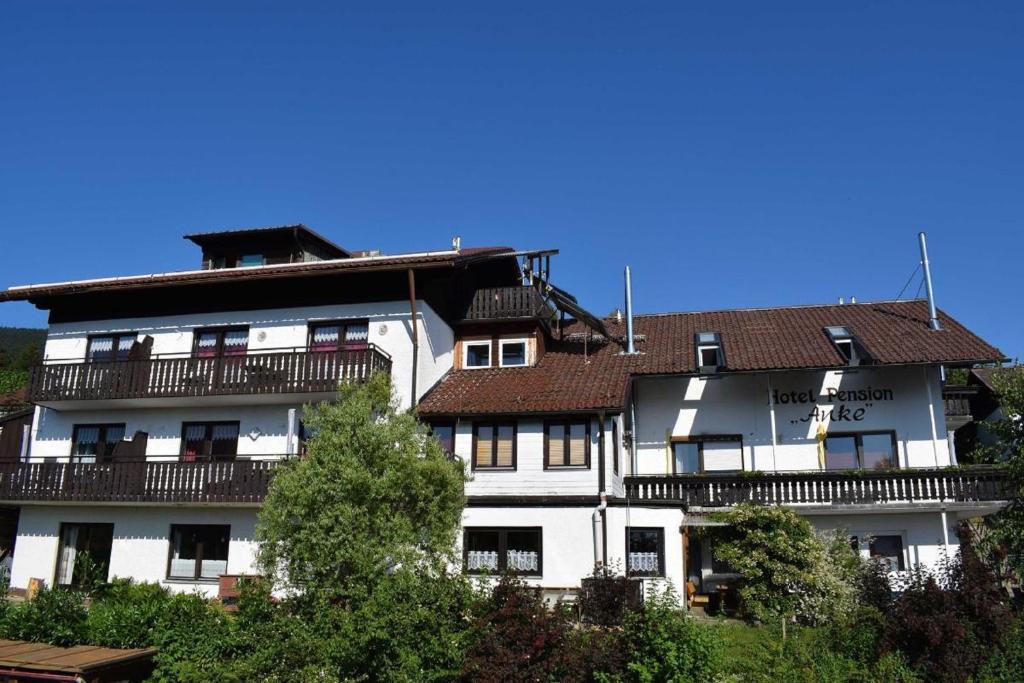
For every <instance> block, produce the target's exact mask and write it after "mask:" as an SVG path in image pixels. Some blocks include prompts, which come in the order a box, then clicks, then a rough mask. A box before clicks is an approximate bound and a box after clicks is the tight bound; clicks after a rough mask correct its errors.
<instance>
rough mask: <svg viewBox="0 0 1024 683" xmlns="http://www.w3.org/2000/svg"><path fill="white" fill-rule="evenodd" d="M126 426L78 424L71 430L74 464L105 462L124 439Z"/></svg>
mask: <svg viewBox="0 0 1024 683" xmlns="http://www.w3.org/2000/svg"><path fill="white" fill-rule="evenodd" d="M124 434H125V425H124V423H123V422H122V423H119V424H78V425H75V426H74V427H73V428H72V430H71V460H72V461H73V462H97V461H98V462H103V461H105V460H108V459H110V457H111V456H113V454H114V446H116V445H117V443H118V442H119V441H121V440H122V439H124Z"/></svg>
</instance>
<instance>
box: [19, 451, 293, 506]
mask: <svg viewBox="0 0 1024 683" xmlns="http://www.w3.org/2000/svg"><path fill="white" fill-rule="evenodd" d="M276 466H277V463H276V462H274V461H267V460H262V461H260V460H233V461H225V462H153V461H149V462H146V461H135V462H112V463H97V462H88V463H86V462H55V463H50V462H34V463H20V462H7V463H0V500H2V501H22V502H31V501H34V502H69V503H78V502H97V503H259V502H261V501H262V500H263V499H264V498H265V497H266V495H267V486H268V484H269V483H270V478H271V476H272V474H273V470H274V468H275V467H276Z"/></svg>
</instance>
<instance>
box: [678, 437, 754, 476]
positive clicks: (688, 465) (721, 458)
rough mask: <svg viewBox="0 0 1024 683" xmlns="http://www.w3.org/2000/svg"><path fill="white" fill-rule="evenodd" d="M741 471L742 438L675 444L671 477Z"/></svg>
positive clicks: (688, 440)
mask: <svg viewBox="0 0 1024 683" xmlns="http://www.w3.org/2000/svg"><path fill="white" fill-rule="evenodd" d="M741 470H743V439H742V438H741V437H740V436H739V435H722V436H692V437H685V438H675V439H673V440H672V474H692V473H696V472H739V471H741Z"/></svg>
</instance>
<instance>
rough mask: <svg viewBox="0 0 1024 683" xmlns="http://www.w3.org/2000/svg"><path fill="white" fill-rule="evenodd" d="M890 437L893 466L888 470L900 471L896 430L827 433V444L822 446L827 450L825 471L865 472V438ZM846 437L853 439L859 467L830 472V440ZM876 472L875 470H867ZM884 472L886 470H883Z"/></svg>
mask: <svg viewBox="0 0 1024 683" xmlns="http://www.w3.org/2000/svg"><path fill="white" fill-rule="evenodd" d="M883 435H885V436H889V437H890V439H891V441H892V464H891V466H890V467H889V468H888V469H890V470H898V469H900V448H899V439H898V438H897V437H896V430H895V429H868V430H865V431H863V432H826V434H825V439H826V441H825V443H823V444H822V446H823V448H824V449H825V470H824V471H826V472H844V471H846V472H849V471H857V470H864V437H865V436H883ZM844 437H853V442H854V445H855V447H856V450H857V467H856V468H855V469H854V470H830V469H829V467H828V442H827V440H828V439H831V438H837V439H841V438H844ZM865 471H870V472H874V471H875V470H865ZM882 471H884V470H882Z"/></svg>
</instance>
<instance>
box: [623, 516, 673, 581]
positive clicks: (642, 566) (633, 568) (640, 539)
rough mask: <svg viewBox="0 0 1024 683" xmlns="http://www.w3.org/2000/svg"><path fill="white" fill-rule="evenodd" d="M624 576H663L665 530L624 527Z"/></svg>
mask: <svg viewBox="0 0 1024 683" xmlns="http://www.w3.org/2000/svg"><path fill="white" fill-rule="evenodd" d="M626 574H627V575H629V576H664V575H665V530H664V529H662V528H660V527H656V528H646V529H643V528H637V527H626Z"/></svg>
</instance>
